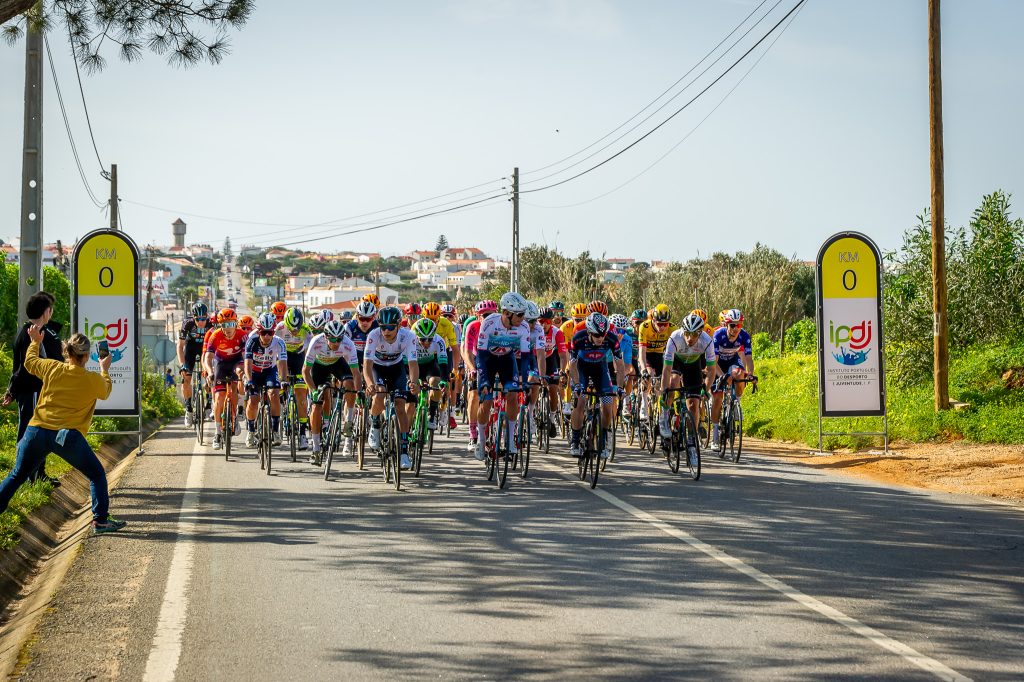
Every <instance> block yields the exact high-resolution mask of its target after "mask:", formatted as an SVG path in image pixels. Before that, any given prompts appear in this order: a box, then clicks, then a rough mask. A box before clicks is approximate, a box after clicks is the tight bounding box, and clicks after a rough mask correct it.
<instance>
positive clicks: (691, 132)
mask: <svg viewBox="0 0 1024 682" xmlns="http://www.w3.org/2000/svg"><path fill="white" fill-rule="evenodd" d="M802 9H803V7H801V8H800V10H802ZM800 10H797V12H796V14H794V15H793V16H792V18H791V19H790V20H789V23H787V24H786V25H785V26H783V27H782V30H781V31H779V33H778V35H776V36H775V39H774V40H772V42H770V43H768V47H766V48H765V50H764V52H762V53H761V55H760V56H759V57H758V58H757V60H756V61H755V62H754V63H753V64H752V65H751V66H750V68H749V69H747V70H746V72H745V73H744V74H743V75H742V76H740V79H739V80H738V81H736V83H735V84H734V85H733V86H732V87H731V88H730V89H729V92H727V93H725V96H724V97H722V99H721V100H720V101H719V102H718V104H716V105H715V107H714V108H713V109H712V110H711V111H709V112H708V113H707V115H706V116H705V117H704V118H702V119H701V120H700V121H699V122H698V123H697V125H695V126H694V127H693V128H691V129H690V131H689V132H688V133H686V135H684V136H683V137H682V138H681V139H680V140H679V141H678V142H676V143H675V144H674V145H672V147H670V148H669V150H668V151H667V152H665V153H664V154H662V155H661V156H659V157H658V158H657V159H655V160H654V162H653V163H652V164H651V165H649V166H647V167H646V168H644V169H643V170H642V171H640V172H639V173H637V174H636V175H634V176H633V177H631V178H630V179H629V180H626V181H625V182H623V183H622V184H621V185H618V186H616V187H613V188H612V189H610V190H608V191H607V192H603V193H601V194H598V195H597V196H594V197H591V198H589V199H584V200H583V201H577V202H575V203H572V204H563V205H560V206H545V205H544V204H534V203H532V202H525V201H524V202H523V203H524V204H526V205H527V206H533V207H535V208H547V209H559V208H575V207H576V206H583V205H584V204H589V203H591V202H592V201H597V200H599V199H603V198H605V197H606V196H608V195H610V194H614V193H615V192H618V191H619V190H620V189H622V188H623V187H625V186H627V185H629V184H631V183H632V182H633V181H634V180H637V179H639V178H640V177H641V176H643V175H645V174H646V173H647V172H648V171H649V170H651V169H652V168H654V167H655V166H657V165H658V164H659V163H661V162H662V161H664V160H665V158H667V157H668V156H669V155H670V154H671V153H672V152H674V151H675V150H676V149H678V148H679V146H680V145H681V144H683V143H684V142H686V140H688V139H689V138H690V136H691V135H693V134H694V133H695V132H697V129H698V128H700V127H701V126H702V125H703V124H704V122H705V121H707V120H708V119H709V118H711V115H712V114H714V113H715V112H716V111H718V108H719V107H721V106H722V105H723V104H725V100H727V99H729V96H730V95H732V93H734V92H735V91H736V89H737V88H738V87H739V86H740V84H741V83H743V81H745V80H746V79H747V76H749V75H750V74H751V72H752V71H753V70H754V69H756V68H757V65H758V64H760V63H761V60H762V59H764V58H765V57H766V56H767V55H768V53H769V52H770V51H771V49H772V47H774V46H775V43H777V42H779V38H781V37H782V35H783V34H784V33H785V32H786V29H788V28H789V27H790V26H792V25H793V22H794V21H796V18H797V16H799V14H800Z"/></svg>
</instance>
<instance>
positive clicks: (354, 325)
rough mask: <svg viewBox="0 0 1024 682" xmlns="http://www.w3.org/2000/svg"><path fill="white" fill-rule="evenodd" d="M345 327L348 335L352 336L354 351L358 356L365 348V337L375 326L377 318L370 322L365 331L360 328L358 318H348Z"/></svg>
mask: <svg viewBox="0 0 1024 682" xmlns="http://www.w3.org/2000/svg"><path fill="white" fill-rule="evenodd" d="M345 327H346V328H347V329H348V335H349V336H350V337H351V338H352V343H354V344H355V345H356V352H357V353H358V354H359V357H362V356H363V351H364V350H365V349H366V337H367V336H369V335H370V332H372V331H373V330H374V329H376V328H377V320H374V321H373V322H371V323H370V328H369V329H367V330H366V331H365V332H364V331H363V330H362V329H360V327H359V320H349V321H348V322H347V323H346V324H345Z"/></svg>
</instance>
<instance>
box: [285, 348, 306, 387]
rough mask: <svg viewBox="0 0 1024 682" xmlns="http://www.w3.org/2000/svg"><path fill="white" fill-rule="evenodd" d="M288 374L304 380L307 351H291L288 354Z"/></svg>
mask: <svg viewBox="0 0 1024 682" xmlns="http://www.w3.org/2000/svg"><path fill="white" fill-rule="evenodd" d="M287 362H288V376H292V377H297V378H298V380H299V381H301V380H302V366H303V364H305V362H306V354H305V353H299V352H295V353H289V354H288V361H287Z"/></svg>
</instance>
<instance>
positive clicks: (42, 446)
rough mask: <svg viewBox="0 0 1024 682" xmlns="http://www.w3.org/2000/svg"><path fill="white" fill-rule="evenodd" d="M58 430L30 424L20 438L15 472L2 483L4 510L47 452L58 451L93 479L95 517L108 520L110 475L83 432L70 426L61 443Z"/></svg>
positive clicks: (0, 500)
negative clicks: (58, 440)
mask: <svg viewBox="0 0 1024 682" xmlns="http://www.w3.org/2000/svg"><path fill="white" fill-rule="evenodd" d="M58 433H59V432H58V431H53V430H52V429H44V428H40V427H38V426H30V427H28V428H27V429H25V435H24V436H22V438H21V440H19V441H18V459H17V461H15V463H14V468H13V469H11V473H9V474H7V478H5V479H4V482H3V483H0V512H2V511H4V510H5V509H7V505H8V504H10V502H11V498H12V497H14V493H15V492H17V490H18V488H20V487H21V484H22V483H24V482H25V481H26V480H27V479H28V477H29V475H30V474H31V473H32V472H33V471H35V470H36V468H37V467H38V466H39V465H40V463H42V462H43V461H45V460H46V455H48V454H49V453H51V452H52V453H54V454H55V455H57V456H58V457H60V458H61V459H63V460H64V461H65V462H67V463H68V464H70V465H71V466H73V467H75V468H76V469H78V470H79V471H81V472H82V473H83V474H84V475H85V477H86V478H88V479H89V490H90V491H91V492H92V516H93V518H94V519H96V520H97V521H105V520H106V519H107V512H108V510H109V508H110V495H109V493H108V491H107V474H106V472H104V471H103V465H102V464H100V460H99V459H98V458H97V457H96V453H95V452H93V451H92V448H91V447H89V443H88V442H87V441H86V440H85V436H83V435H82V434H81V433H80V432H79V431H77V430H75V429H69V430H68V434H67V437H66V438H65V439H64V444H63V445H61V444H60V443H58V442H57V434H58Z"/></svg>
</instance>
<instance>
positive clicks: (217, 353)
mask: <svg viewBox="0 0 1024 682" xmlns="http://www.w3.org/2000/svg"><path fill="white" fill-rule="evenodd" d="M242 343H243V338H242V334H240V333H239V332H238V331H237V330H236V331H235V335H234V336H232V337H231V338H230V339H229V338H228V337H227V335H226V334H225V333H224V330H223V329H216V330H214V331H213V332H212V333H211V334H210V336H209V338H208V339H207V341H206V347H205V348H204V349H203V350H204V352H206V353H213V356H214V359H215V360H216V361H217V362H218V363H235V362H238V361H239V360H241V359H242V348H243V346H242Z"/></svg>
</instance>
